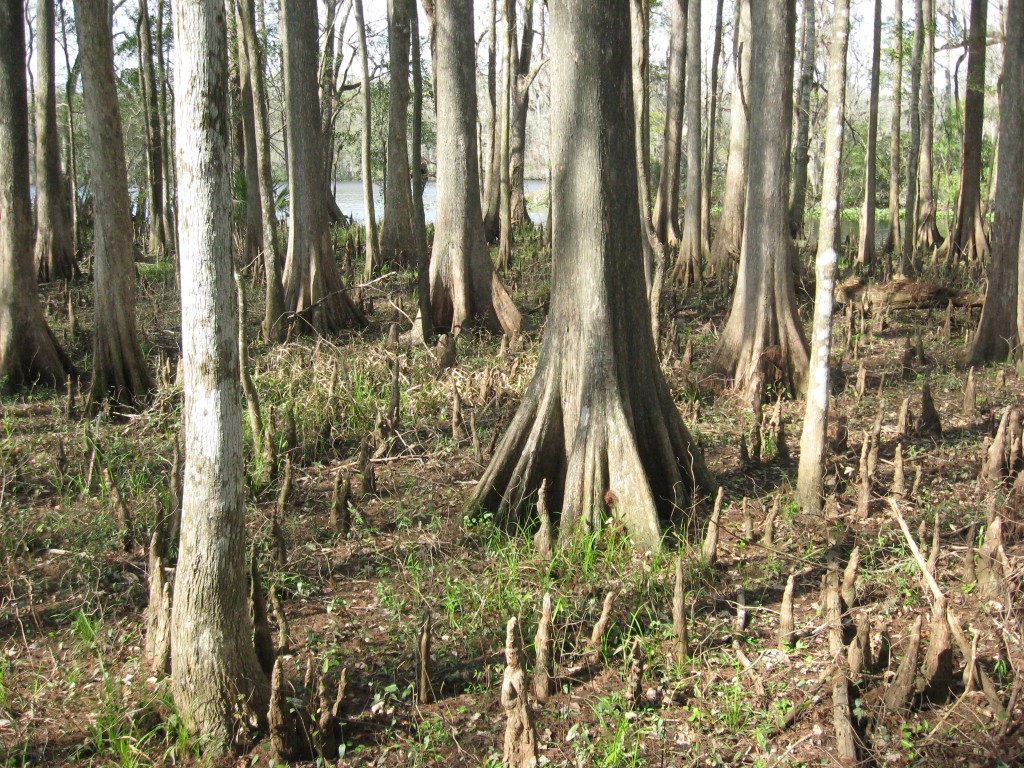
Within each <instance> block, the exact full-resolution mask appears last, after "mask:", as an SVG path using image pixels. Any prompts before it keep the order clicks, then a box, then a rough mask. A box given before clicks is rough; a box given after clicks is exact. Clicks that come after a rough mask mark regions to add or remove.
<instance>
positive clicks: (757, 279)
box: [709, 0, 807, 402]
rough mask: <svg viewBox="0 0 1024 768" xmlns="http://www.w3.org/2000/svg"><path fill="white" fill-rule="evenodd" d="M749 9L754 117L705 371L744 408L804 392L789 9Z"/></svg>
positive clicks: (780, 1) (782, 0)
mask: <svg viewBox="0 0 1024 768" xmlns="http://www.w3.org/2000/svg"><path fill="white" fill-rule="evenodd" d="M750 6H751V28H752V30H753V43H752V50H751V58H750V78H751V79H750V114H751V116H757V118H756V119H752V120H751V122H750V178H749V182H748V184H747V205H746V221H745V225H744V230H743V250H742V253H741V254H740V264H739V274H738V278H737V281H736V288H735V290H734V292H733V299H732V308H731V310H730V312H729V319H728V320H727V321H726V324H725V327H724V328H723V330H722V336H721V338H720V339H719V342H718V346H717V348H716V349H715V352H714V354H713V355H712V358H711V362H710V364H709V369H710V372H711V374H712V375H715V376H719V377H721V378H723V379H725V380H726V381H727V382H729V383H731V384H732V385H733V386H734V387H735V388H736V389H738V390H741V391H742V392H743V393H744V395H745V399H746V401H747V402H753V401H754V400H760V399H761V398H763V397H764V395H765V393H766V388H767V387H768V386H769V385H771V384H772V383H774V381H773V380H775V381H777V382H778V383H779V384H780V385H782V386H783V387H785V388H786V389H789V390H791V391H798V392H803V391H804V389H805V384H806V378H807V341H806V340H805V339H804V333H803V328H802V327H801V325H800V319H799V317H797V312H796V307H797V305H796V295H795V289H794V285H793V258H794V257H793V248H794V245H793V241H792V238H791V237H790V233H789V226H788V223H787V219H786V200H787V199H788V195H787V193H788V191H789V142H790V135H791V130H792V125H793V109H792V92H793V56H792V48H793V41H794V34H795V26H796V23H795V21H796V20H795V18H794V17H795V9H794V8H793V7H792V6H791V4H790V3H789V2H788V0H764V1H763V2H752V3H751V4H750ZM769 350H771V351H772V354H770V355H768V354H766V353H768V352H769Z"/></svg>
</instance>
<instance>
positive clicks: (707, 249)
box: [700, 0, 725, 261]
mask: <svg viewBox="0 0 1024 768" xmlns="http://www.w3.org/2000/svg"><path fill="white" fill-rule="evenodd" d="M724 5H725V2H724V0H718V2H717V3H716V4H715V6H716V7H715V42H714V44H713V45H712V49H711V77H710V78H709V79H708V83H709V85H710V88H711V92H710V93H709V94H708V130H707V140H706V142H705V145H704V161H703V162H704V171H703V179H702V181H701V196H700V210H701V225H700V235H701V251H702V252H703V254H704V260H705V261H707V260H708V259H710V258H711V187H712V183H713V181H714V170H715V144H716V136H715V133H716V130H717V128H718V112H719V107H718V89H719V79H720V78H719V76H718V67H719V61H720V60H721V57H722V10H723V6H724Z"/></svg>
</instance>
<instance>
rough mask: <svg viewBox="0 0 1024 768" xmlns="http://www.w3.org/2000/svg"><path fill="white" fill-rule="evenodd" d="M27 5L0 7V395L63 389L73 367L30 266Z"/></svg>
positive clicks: (13, 4)
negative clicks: (38, 388)
mask: <svg viewBox="0 0 1024 768" xmlns="http://www.w3.org/2000/svg"><path fill="white" fill-rule="evenodd" d="M28 143H29V137H28V85H27V83H26V78H25V5H24V3H21V2H9V3H0V389H4V390H9V391H13V390H18V389H23V388H26V387H30V386H32V385H34V384H35V383H36V382H41V383H45V384H51V385H53V384H56V385H58V386H60V385H61V384H63V383H64V381H65V379H66V377H67V375H68V374H70V373H71V372H72V368H71V363H70V361H69V360H68V358H67V356H66V355H65V354H64V352H63V351H62V350H61V349H60V347H59V346H58V345H57V342H56V340H55V339H54V338H53V334H51V333H50V329H49V327H48V326H47V324H46V319H45V317H44V315H43V307H42V304H41V303H40V301H39V294H38V292H37V289H36V270H35V268H34V265H33V263H32V251H31V247H32V208H31V202H30V200H29V162H28V156H29V149H28Z"/></svg>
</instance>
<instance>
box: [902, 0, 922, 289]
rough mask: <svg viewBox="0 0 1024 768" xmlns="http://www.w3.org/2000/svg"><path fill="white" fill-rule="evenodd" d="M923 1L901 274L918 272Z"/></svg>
mask: <svg viewBox="0 0 1024 768" xmlns="http://www.w3.org/2000/svg"><path fill="white" fill-rule="evenodd" d="M922 7H923V0H915V7H914V10H915V15H916V20H915V26H914V48H913V52H912V54H911V58H910V148H909V152H908V153H907V202H906V205H905V206H904V212H903V215H904V219H905V220H904V222H903V252H902V254H901V256H900V270H899V274H900V275H912V274H914V272H915V269H916V267H915V263H916V259H915V258H914V251H915V243H916V240H915V238H916V236H917V220H918V215H917V197H918V196H917V177H918V166H919V165H920V162H921V108H920V107H921V59H922V57H923V55H924V39H925V32H924V21H923V19H924V12H923V10H922Z"/></svg>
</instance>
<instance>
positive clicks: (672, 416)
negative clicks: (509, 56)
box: [469, 0, 710, 550]
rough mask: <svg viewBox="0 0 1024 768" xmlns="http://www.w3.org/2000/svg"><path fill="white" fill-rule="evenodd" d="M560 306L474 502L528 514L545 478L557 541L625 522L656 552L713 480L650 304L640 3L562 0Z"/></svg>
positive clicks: (557, 209) (555, 13)
mask: <svg viewBox="0 0 1024 768" xmlns="http://www.w3.org/2000/svg"><path fill="white" fill-rule="evenodd" d="M550 10H551V40H552V57H551V61H552V62H557V65H556V66H555V67H554V68H553V70H552V84H551V86H552V87H551V93H552V94H553V97H554V104H553V105H552V142H553V145H552V155H551V156H552V158H553V169H552V170H553V182H554V192H553V194H552V204H553V209H552V212H551V214H552V217H553V221H554V227H553V229H552V233H553V234H552V237H553V243H552V252H553V254H554V258H555V261H554V265H553V277H552V295H551V314H550V316H549V319H548V323H547V330H546V333H545V338H544V344H543V348H542V350H541V355H540V359H539V360H538V362H537V368H536V371H535V373H534V378H533V381H532V383H531V384H530V387H529V389H528V391H527V393H526V396H525V398H524V400H523V403H522V405H521V406H520V408H519V410H518V412H517V413H516V415H515V417H514V418H513V420H512V423H511V424H510V426H509V429H508V431H507V433H506V434H505V436H504V437H503V438H502V441H501V444H500V445H499V447H498V450H497V452H496V453H495V456H494V458H493V459H492V460H491V463H490V465H489V466H488V468H487V470H486V471H485V473H484V476H483V478H482V479H481V480H480V483H479V484H478V485H477V487H476V489H475V491H474V493H473V496H472V498H471V499H470V501H469V507H470V508H475V507H478V506H484V507H488V508H497V509H498V512H499V514H498V518H499V520H501V521H502V522H505V523H510V522H513V521H518V522H526V521H525V514H526V509H527V503H528V501H529V499H530V497H532V495H533V494H535V493H536V492H537V490H538V488H539V487H540V485H541V482H542V481H543V480H547V481H548V488H549V489H550V491H549V496H548V499H549V503H550V504H551V506H553V507H556V508H560V509H561V517H560V526H559V542H560V543H561V544H562V545H563V546H564V545H565V544H566V543H568V542H570V541H571V540H573V539H574V538H575V537H577V536H580V535H585V534H586V533H587V532H589V531H596V530H598V529H600V528H601V527H602V526H603V525H604V524H605V522H606V519H607V517H608V516H609V515H610V516H613V517H615V518H616V519H618V520H620V521H621V522H622V524H623V525H624V526H625V528H626V530H628V531H629V532H630V534H631V535H632V537H633V540H634V542H635V543H636V544H637V545H638V546H640V547H643V548H647V549H651V550H656V549H658V548H659V547H660V543H661V519H662V517H664V518H668V517H672V516H680V515H683V516H685V515H686V514H687V513H689V512H690V510H691V507H690V502H691V500H692V499H695V498H696V497H698V496H700V495H701V494H703V493H704V492H705V491H706V490H707V489H708V488H709V487H710V477H709V475H708V472H707V470H706V469H705V467H704V462H703V459H702V457H701V455H700V454H699V453H698V452H697V451H696V449H695V447H694V446H693V444H692V440H691V438H690V436H689V433H688V432H687V431H686V428H685V427H684V426H683V423H682V420H681V419H680V417H679V412H678V411H677V410H676V407H675V404H674V403H673V401H672V397H671V394H670V393H669V390H668V386H667V384H666V383H665V379H664V377H663V375H662V373H661V369H660V367H659V364H658V359H657V356H656V353H655V349H654V340H653V338H652V336H651V334H650V332H649V330H648V328H647V326H646V324H642V325H638V324H637V323H636V322H635V318H636V316H637V314H638V312H642V311H643V310H644V309H645V308H646V296H645V292H644V273H643V248H642V244H641V240H640V237H641V232H642V230H641V228H640V218H639V217H640V210H639V206H638V201H637V195H635V194H623V193H622V190H633V189H636V184H637V180H636V163H635V154H634V153H632V152H622V151H621V148H622V146H623V144H626V145H627V146H628V145H629V144H630V143H631V142H633V141H634V140H635V137H634V136H633V130H634V129H633V104H632V98H631V89H630V62H629V52H630V42H629V34H630V26H629V12H630V9H629V0H610V1H609V2H605V3H593V2H590V1H589V0H552V2H551V4H550Z"/></svg>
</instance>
